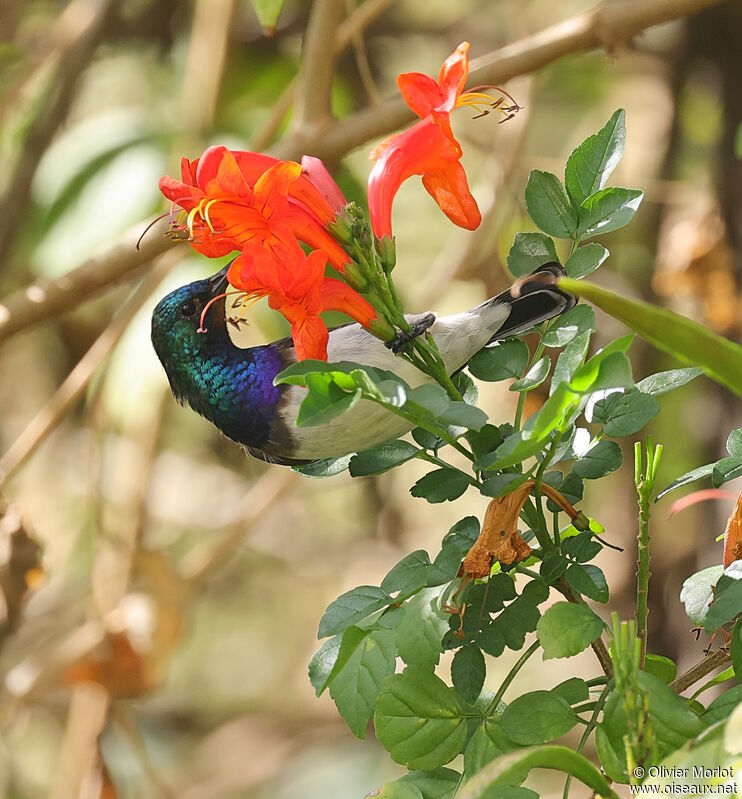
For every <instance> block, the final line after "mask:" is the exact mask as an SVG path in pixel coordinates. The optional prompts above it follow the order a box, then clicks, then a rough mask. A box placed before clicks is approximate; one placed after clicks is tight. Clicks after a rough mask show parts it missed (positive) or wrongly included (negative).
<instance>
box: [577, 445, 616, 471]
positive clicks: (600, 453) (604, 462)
mask: <svg viewBox="0 0 742 799" xmlns="http://www.w3.org/2000/svg"><path fill="white" fill-rule="evenodd" d="M622 462H623V455H622V454H621V448H620V447H619V446H618V444H616V442H615V441H598V443H597V444H595V445H594V446H593V447H591V448H590V449H589V450H588V451H587V452H586V453H585V454H584V455H583V456H582V457H580V458H577V460H576V461H575V463H574V466H573V467H572V471H573V472H574V473H575V474H576V475H578V476H579V477H582V478H584V479H585V480H597V479H598V478H600V477H605V476H606V475H607V474H610V473H611V472H615V471H616V469H618V468H619V467H620V466H621V463H622Z"/></svg>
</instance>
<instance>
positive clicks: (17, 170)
mask: <svg viewBox="0 0 742 799" xmlns="http://www.w3.org/2000/svg"><path fill="white" fill-rule="evenodd" d="M119 3H120V0H72V1H71V2H70V4H69V6H68V7H67V9H65V12H64V13H63V15H62V18H63V19H65V20H66V21H67V22H68V23H69V24H68V25H67V26H65V27H64V28H63V30H62V40H63V42H64V44H63V45H61V46H60V53H59V59H58V63H57V69H56V71H55V74H54V75H53V76H52V78H51V86H50V89H49V94H48V96H47V97H46V98H44V99H43V101H37V104H36V105H37V111H36V116H35V117H34V118H33V119H31V121H30V122H29V124H28V127H27V132H26V135H25V138H24V140H23V144H22V146H21V147H20V150H19V154H18V159H17V161H16V163H15V165H14V166H13V169H12V170H11V173H10V176H9V177H8V181H7V183H6V185H5V191H4V193H3V197H2V199H0V264H1V263H2V261H4V260H6V259H7V257H8V255H9V253H10V249H11V247H12V245H13V242H14V241H15V237H16V235H17V234H18V232H19V230H20V228H21V226H22V222H23V216H24V214H25V212H26V208H27V206H28V202H29V200H30V197H31V182H32V181H33V177H34V175H35V174H36V167H37V166H38V163H39V160H40V159H41V156H42V155H43V154H44V152H45V151H46V149H47V148H48V147H49V145H50V144H51V141H52V139H53V138H54V134H55V133H56V132H57V129H58V128H59V126H60V125H61V124H62V123H63V122H64V120H65V118H66V117H67V113H68V111H69V109H70V106H71V105H72V101H73V99H74V96H75V86H76V85H77V80H78V78H79V77H80V75H81V74H82V72H83V71H84V70H85V68H86V67H87V66H88V64H89V63H90V59H91V58H92V55H93V53H94V52H95V50H96V48H97V47H98V44H99V42H100V40H101V38H102V36H103V33H104V31H105V28H106V24H107V23H108V22H109V20H110V18H111V16H112V14H113V12H114V11H115V10H116V7H117V6H118V5H119ZM64 33H66V34H67V36H66V38H65V37H64Z"/></svg>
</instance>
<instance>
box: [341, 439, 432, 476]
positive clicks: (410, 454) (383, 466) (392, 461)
mask: <svg viewBox="0 0 742 799" xmlns="http://www.w3.org/2000/svg"><path fill="white" fill-rule="evenodd" d="M419 451H420V450H419V449H418V448H417V447H416V446H414V445H413V444H410V443H409V442H407V441H400V440H396V441H387V442H386V443H385V444H380V445H379V446H378V447H374V448H373V449H367V450H366V451H365V452H359V453H358V454H357V455H354V456H353V457H352V458H351V460H350V474H351V476H352V477H366V476H368V475H371V474H382V473H383V472H386V471H389V469H393V468H394V467H395V466H398V465H399V464H400V463H406V462H407V461H408V460H411V459H412V458H414V457H415V455H417V453H418V452H419Z"/></svg>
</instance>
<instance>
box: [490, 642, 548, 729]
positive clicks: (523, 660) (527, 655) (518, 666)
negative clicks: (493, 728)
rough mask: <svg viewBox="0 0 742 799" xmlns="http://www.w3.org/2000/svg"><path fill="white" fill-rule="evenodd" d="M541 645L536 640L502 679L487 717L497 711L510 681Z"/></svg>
mask: <svg viewBox="0 0 742 799" xmlns="http://www.w3.org/2000/svg"><path fill="white" fill-rule="evenodd" d="M540 646H541V644H540V643H539V642H538V641H534V642H533V643H532V644H531V645H530V646H529V647H528V649H526V651H525V652H524V653H523V654H522V655H521V656H520V657H519V658H518V660H517V662H516V664H515V665H514V666H513V668H512V669H510V671H509V672H508V675H507V677H505V679H504V680H503V681H502V685H501V686H500V687H499V688H498V689H497V693H496V694H495V696H494V698H493V699H492V701H491V702H490V704H489V707H488V708H487V712H486V713H485V714H484V715H485V718H489V717H490V716H491V715H492V714H493V713H494V712H495V710H497V706H498V705H499V704H500V702H501V701H502V698H503V696H505V691H507V690H508V688H509V687H510V683H511V682H512V681H513V680H514V679H515V677H516V675H517V674H518V672H519V671H520V670H521V669H522V668H523V666H525V665H526V661H527V660H528V658H530V657H531V655H533V654H534V653H535V652H536V650H537V649H538V648H539V647H540Z"/></svg>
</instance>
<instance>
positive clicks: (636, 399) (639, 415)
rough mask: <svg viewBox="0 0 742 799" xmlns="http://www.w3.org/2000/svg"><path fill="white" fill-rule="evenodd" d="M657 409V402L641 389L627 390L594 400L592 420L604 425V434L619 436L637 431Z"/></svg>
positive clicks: (658, 408) (650, 418) (629, 434)
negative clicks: (597, 400) (623, 392)
mask: <svg viewBox="0 0 742 799" xmlns="http://www.w3.org/2000/svg"><path fill="white" fill-rule="evenodd" d="M624 357H625V356H624ZM659 411H660V405H659V402H657V400H656V399H655V398H654V397H652V396H650V395H649V394H642V393H641V391H628V392H626V394H611V395H609V396H608V397H605V398H604V399H602V400H600V401H599V402H596V403H595V407H594V409H593V421H594V422H601V423H602V424H603V425H604V428H603V429H604V432H605V435H607V436H615V437H616V438H621V437H623V436H631V435H633V434H634V433H638V432H639V430H641V429H642V427H644V425H646V424H647V422H649V421H650V420H652V419H654V417H655V416H656V415H657V414H658V413H659Z"/></svg>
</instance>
